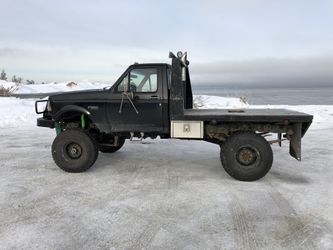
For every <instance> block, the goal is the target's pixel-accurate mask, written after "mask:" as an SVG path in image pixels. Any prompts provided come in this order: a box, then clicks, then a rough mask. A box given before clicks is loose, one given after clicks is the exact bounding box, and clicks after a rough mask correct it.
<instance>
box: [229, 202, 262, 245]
mask: <svg viewBox="0 0 333 250" xmlns="http://www.w3.org/2000/svg"><path fill="white" fill-rule="evenodd" d="M229 208H230V211H231V216H232V221H233V226H234V230H235V233H236V245H237V249H260V247H261V246H260V244H259V242H257V239H256V235H255V229H254V227H253V225H251V224H250V222H249V221H250V220H249V218H248V216H247V215H246V213H245V209H244V207H243V206H242V205H241V203H240V202H239V199H238V198H237V197H236V196H233V197H232V202H231V203H230V205H229Z"/></svg>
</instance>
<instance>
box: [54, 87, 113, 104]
mask: <svg viewBox="0 0 333 250" xmlns="http://www.w3.org/2000/svg"><path fill="white" fill-rule="evenodd" d="M108 92H109V90H108V89H98V90H80V91H70V92H65V93H62V94H56V95H51V96H50V97H49V99H50V101H52V102H62V101H78V100H84V101H87V100H96V99H105V98H106V96H107V94H108Z"/></svg>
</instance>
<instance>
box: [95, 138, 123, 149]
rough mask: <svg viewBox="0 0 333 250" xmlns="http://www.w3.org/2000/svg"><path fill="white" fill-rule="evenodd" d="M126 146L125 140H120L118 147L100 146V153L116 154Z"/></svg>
mask: <svg viewBox="0 0 333 250" xmlns="http://www.w3.org/2000/svg"><path fill="white" fill-rule="evenodd" d="M124 144H125V138H121V137H120V138H119V141H118V146H105V145H99V151H101V152H102V153H114V152H116V151H118V150H119V149H121V148H122V147H123V146H124Z"/></svg>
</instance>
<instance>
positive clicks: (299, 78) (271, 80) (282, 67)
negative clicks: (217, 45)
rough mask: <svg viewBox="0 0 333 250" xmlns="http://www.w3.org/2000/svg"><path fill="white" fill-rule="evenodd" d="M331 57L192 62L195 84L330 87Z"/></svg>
mask: <svg viewBox="0 0 333 250" xmlns="http://www.w3.org/2000/svg"><path fill="white" fill-rule="evenodd" d="M332 69H333V56H318V57H303V58H292V59H290V58H262V59H253V60H246V61H216V62H206V63H195V62H194V63H193V65H192V67H191V72H192V79H193V80H194V82H196V83H215V84H217V83H219V84H224V85H234V84H237V85H251V86H267V85H269V86H307V87H308V86H313V87H315V86H333V70H332Z"/></svg>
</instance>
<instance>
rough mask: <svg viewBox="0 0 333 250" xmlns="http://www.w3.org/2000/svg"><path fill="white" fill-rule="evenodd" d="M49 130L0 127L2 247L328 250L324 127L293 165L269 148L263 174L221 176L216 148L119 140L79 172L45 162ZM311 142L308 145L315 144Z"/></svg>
mask: <svg viewBox="0 0 333 250" xmlns="http://www.w3.org/2000/svg"><path fill="white" fill-rule="evenodd" d="M54 136H55V135H54V132H53V131H51V130H49V129H40V128H36V127H28V128H22V129H15V130H14V129H2V130H1V131H0V137H1V140H0V148H1V151H0V165H1V167H0V178H1V180H0V207H1V213H0V240H1V248H4V249H10V248H17V249H24V248H35V249H46V248H48V249H50V248H53V249H54V248H56V249H92V248H93V249H98V248H100V249H106V248H115V249H120V248H121V249H123V248H128V249H179V248H185V249H204V248H205V249H207V248H210V249H221V248H222V249H281V248H297V249H298V248H302V249H331V248H332V247H333V236H332V235H333V226H332V225H333V195H332V190H333V183H332V180H333V168H332V159H333V156H332V150H331V149H332V148H333V141H332V140H328V139H327V138H329V136H332V131H331V129H322V130H313V131H310V132H309V133H308V134H307V135H306V138H305V139H304V143H303V161H302V162H301V163H299V162H297V161H296V160H294V159H292V158H291V157H290V156H289V155H288V146H287V143H286V144H285V145H284V147H282V148H279V147H278V146H277V145H274V146H273V151H274V158H275V159H274V164H273V167H272V170H271V171H270V172H269V174H268V175H267V176H266V177H265V178H263V179H262V180H259V181H256V182H252V183H246V182H240V181H236V180H234V179H232V178H230V177H229V176H228V175H227V174H226V173H225V172H224V170H223V168H222V166H221V163H220V159H219V147H218V146H216V145H213V144H208V143H205V142H200V141H180V140H144V143H143V144H140V143H139V142H129V141H126V143H125V146H124V147H123V148H122V149H121V150H120V151H119V152H117V153H114V154H103V153H100V155H99V158H98V160H97V162H96V164H95V165H94V166H93V167H92V168H91V169H90V170H89V171H88V172H85V173H80V174H69V173H65V172H63V171H61V170H60V169H59V168H58V167H57V166H56V165H55V164H54V163H53V160H52V156H51V153H50V146H51V143H52V140H53V138H54ZM314 142H315V143H314Z"/></svg>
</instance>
